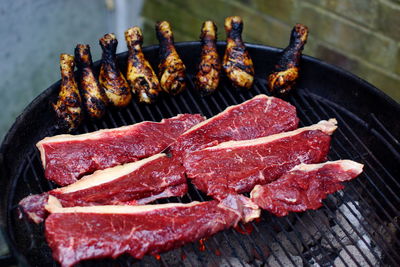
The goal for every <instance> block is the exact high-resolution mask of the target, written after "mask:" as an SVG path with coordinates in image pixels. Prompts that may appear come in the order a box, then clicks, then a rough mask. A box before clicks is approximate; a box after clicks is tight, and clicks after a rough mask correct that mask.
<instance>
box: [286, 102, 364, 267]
mask: <svg viewBox="0 0 400 267" xmlns="http://www.w3.org/2000/svg"><path fill="white" fill-rule="evenodd" d="M292 100H293V97H292ZM293 102H295V101H293ZM299 107H300V106H299ZM299 110H300V111H301V112H302V114H303V115H304V116H305V117H306V119H307V120H308V122H309V123H312V120H311V119H310V118H309V117H308V116H307V115H306V114H305V112H303V109H301V108H300V109H299ZM311 110H312V109H311ZM319 119H320V118H319ZM331 149H333V148H331ZM324 207H325V208H326V209H327V210H329V212H330V214H331V215H332V219H333V220H334V221H335V223H336V224H337V225H338V226H339V227H340V228H341V229H342V231H343V232H344V233H345V234H346V235H347V236H348V238H349V239H350V241H351V243H353V244H356V242H355V240H354V239H353V238H352V237H351V235H350V234H349V232H348V231H347V230H346V229H345V228H344V227H343V226H342V225H341V224H340V223H339V221H338V220H337V219H336V216H335V215H334V212H333V211H332V210H331V209H330V208H329V207H328V206H327V205H326V204H324ZM350 226H351V227H352V228H353V230H354V227H353V225H352V224H350ZM357 233H358V232H357ZM332 234H333V235H334V236H335V234H336V233H335V232H333V231H332ZM358 234H359V233H358ZM359 236H360V237H361V238H362V236H361V235H359ZM337 240H338V242H339V243H340V244H341V246H342V247H343V248H344V249H345V250H346V252H347V253H348V254H350V253H349V251H348V250H347V248H346V247H345V246H344V244H343V242H342V241H341V240H339V239H337ZM356 247H357V249H358V251H359V252H360V253H361V255H362V256H363V257H364V258H365V259H366V260H367V262H368V263H369V264H370V265H372V263H371V262H370V260H369V259H368V257H366V255H365V254H364V253H363V251H362V250H361V249H360V248H359V247H358V246H356ZM350 256H351V258H352V259H353V260H354V261H355V262H356V260H355V259H354V258H353V256H352V255H350Z"/></svg>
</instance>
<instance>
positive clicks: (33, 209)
mask: <svg viewBox="0 0 400 267" xmlns="http://www.w3.org/2000/svg"><path fill="white" fill-rule="evenodd" d="M184 173H185V170H184V168H183V166H182V165H181V164H180V163H179V162H178V161H176V160H174V159H172V158H169V157H167V156H166V155H165V154H157V155H154V156H152V157H149V158H146V159H142V160H139V161H136V162H133V163H127V164H124V165H120V166H116V167H113V168H108V169H105V170H99V171H96V172H94V173H93V174H91V175H88V176H85V177H83V178H82V179H80V180H79V181H77V182H75V183H73V184H70V185H68V186H65V187H62V188H57V189H54V190H51V191H49V192H46V193H43V194H40V195H31V196H28V197H25V198H24V199H22V200H21V201H20V203H19V205H20V207H22V210H23V211H24V212H25V213H26V214H27V215H28V217H29V218H30V219H31V220H32V221H34V222H35V223H40V222H42V221H43V219H44V218H45V217H46V216H47V213H46V210H45V208H44V204H45V203H47V199H48V197H49V195H52V196H55V197H56V198H58V199H59V201H60V202H61V204H62V205H63V206H64V207H74V206H93V205H127V204H129V205H135V204H146V203H149V202H152V201H154V200H156V199H159V198H166V197H171V196H183V195H184V194H186V192H187V183H186V178H185V175H184Z"/></svg>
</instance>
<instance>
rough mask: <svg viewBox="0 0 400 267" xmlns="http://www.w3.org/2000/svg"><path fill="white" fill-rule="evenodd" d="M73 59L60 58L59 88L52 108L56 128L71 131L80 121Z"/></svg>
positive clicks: (70, 56) (79, 101) (69, 56)
mask: <svg viewBox="0 0 400 267" xmlns="http://www.w3.org/2000/svg"><path fill="white" fill-rule="evenodd" d="M74 67H75V63H74V57H73V56H72V55H68V54H61V56H60V70H61V86H60V93H59V95H58V99H57V102H56V103H55V104H53V108H54V110H55V112H56V114H57V117H58V118H59V122H58V123H59V125H58V128H61V129H66V130H67V131H73V130H75V129H77V128H78V126H79V124H80V122H81V120H82V110H81V97H80V95H79V91H78V86H77V84H76V81H75V77H74Z"/></svg>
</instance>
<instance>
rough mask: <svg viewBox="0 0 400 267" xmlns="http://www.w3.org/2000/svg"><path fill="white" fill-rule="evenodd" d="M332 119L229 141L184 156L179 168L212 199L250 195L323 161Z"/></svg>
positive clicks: (333, 123)
mask: <svg viewBox="0 0 400 267" xmlns="http://www.w3.org/2000/svg"><path fill="white" fill-rule="evenodd" d="M336 128H337V127H336V120H335V119H331V120H329V121H320V122H319V123H318V124H315V125H312V126H309V127H304V128H300V129H297V130H294V131H291V132H286V133H280V134H276V135H271V136H267V137H261V138H258V139H253V140H244V141H230V142H225V143H221V144H219V145H217V146H213V147H208V148H205V149H202V150H198V151H194V152H191V153H188V154H187V155H186V157H185V158H184V163H183V165H184V166H185V169H186V174H187V176H188V177H189V178H190V179H191V181H192V183H193V184H194V185H195V186H196V187H197V188H198V189H199V190H201V191H203V192H205V193H207V194H208V195H210V196H213V197H214V198H216V199H219V200H221V199H223V198H224V197H225V196H226V195H228V194H232V193H235V192H236V193H244V192H250V191H251V190H252V189H253V187H254V186H255V185H257V184H266V183H269V182H271V181H273V180H275V179H277V178H279V177H280V176H281V175H282V174H283V173H285V172H286V171H288V170H290V169H291V168H293V167H294V166H296V165H298V164H300V163H318V162H322V161H325V160H326V156H327V154H328V152H329V146H330V140H331V137H330V135H331V134H332V133H333V131H334V130H335V129H336Z"/></svg>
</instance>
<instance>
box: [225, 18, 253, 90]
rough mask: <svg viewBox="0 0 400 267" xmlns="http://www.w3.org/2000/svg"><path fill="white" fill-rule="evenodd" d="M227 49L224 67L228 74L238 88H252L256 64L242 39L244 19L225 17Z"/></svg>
mask: <svg viewBox="0 0 400 267" xmlns="http://www.w3.org/2000/svg"><path fill="white" fill-rule="evenodd" d="M225 31H226V50H225V55H224V59H223V67H224V70H225V73H226V76H227V77H228V78H229V80H231V82H232V84H233V85H234V86H235V87H237V88H243V89H250V88H251V86H252V85H253V81H254V66H253V61H252V60H251V58H250V55H249V52H248V51H247V50H246V47H245V45H244V43H243V41H242V31H243V21H242V18H241V17H238V16H233V17H227V18H226V19H225Z"/></svg>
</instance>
